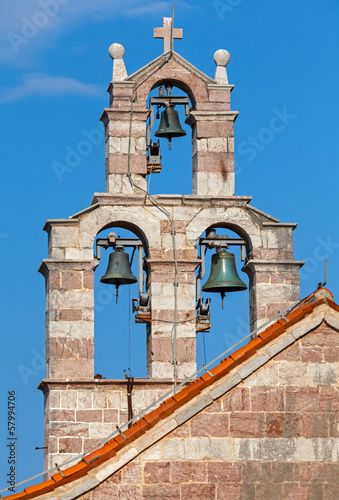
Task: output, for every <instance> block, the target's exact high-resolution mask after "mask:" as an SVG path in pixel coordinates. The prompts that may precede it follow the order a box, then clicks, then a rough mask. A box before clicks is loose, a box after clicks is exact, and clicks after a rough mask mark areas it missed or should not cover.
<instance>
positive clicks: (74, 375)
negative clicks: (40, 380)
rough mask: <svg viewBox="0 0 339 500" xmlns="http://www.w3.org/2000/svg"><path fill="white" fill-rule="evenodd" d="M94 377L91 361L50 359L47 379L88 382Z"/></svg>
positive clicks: (92, 362)
mask: <svg viewBox="0 0 339 500" xmlns="http://www.w3.org/2000/svg"><path fill="white" fill-rule="evenodd" d="M93 377H94V360H93V359H56V360H55V359H50V360H49V364H48V372H47V378H55V379H58V380H63V381H66V382H68V381H69V380H88V379H92V378H93Z"/></svg>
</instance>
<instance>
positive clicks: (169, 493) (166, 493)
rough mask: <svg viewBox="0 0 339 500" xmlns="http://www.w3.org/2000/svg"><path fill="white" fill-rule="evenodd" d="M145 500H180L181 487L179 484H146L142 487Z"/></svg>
mask: <svg viewBox="0 0 339 500" xmlns="http://www.w3.org/2000/svg"><path fill="white" fill-rule="evenodd" d="M141 498H142V499H143V500H146V499H147V500H152V499H154V500H157V499H160V498H161V499H165V498H166V500H171V499H173V500H178V498H180V486H179V485H178V484H144V485H143V486H142V497H141Z"/></svg>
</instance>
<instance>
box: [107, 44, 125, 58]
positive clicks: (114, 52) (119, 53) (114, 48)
mask: <svg viewBox="0 0 339 500" xmlns="http://www.w3.org/2000/svg"><path fill="white" fill-rule="evenodd" d="M108 53H109V55H110V56H111V58H112V59H122V58H123V57H124V54H125V49H124V47H123V46H122V45H121V43H112V45H111V46H110V48H109V49H108Z"/></svg>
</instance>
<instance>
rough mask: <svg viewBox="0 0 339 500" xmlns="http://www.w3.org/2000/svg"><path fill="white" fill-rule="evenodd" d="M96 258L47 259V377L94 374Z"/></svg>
mask: <svg viewBox="0 0 339 500" xmlns="http://www.w3.org/2000/svg"><path fill="white" fill-rule="evenodd" d="M96 265H97V264H96V263H95V262H94V261H66V260H53V259H46V260H44V261H43V262H42V265H41V266H40V269H39V271H40V272H41V274H43V275H44V277H45V278H46V377H47V378H51V379H60V380H65V379H67V380H86V379H92V378H93V377H94V312H93V310H94V300H93V289H94V280H93V270H94V268H95V267H96Z"/></svg>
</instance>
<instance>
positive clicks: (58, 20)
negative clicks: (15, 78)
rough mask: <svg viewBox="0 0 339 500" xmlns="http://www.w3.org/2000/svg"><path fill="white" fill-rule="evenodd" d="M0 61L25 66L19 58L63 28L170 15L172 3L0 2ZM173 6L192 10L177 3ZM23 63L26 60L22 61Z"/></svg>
mask: <svg viewBox="0 0 339 500" xmlns="http://www.w3.org/2000/svg"><path fill="white" fill-rule="evenodd" d="M1 3H2V5H1V11H2V12H1V17H0V61H2V62H13V61H15V62H16V63H18V64H21V65H23V64H25V58H23V57H20V55H21V54H22V53H25V56H26V55H27V54H28V55H30V54H33V53H34V52H36V51H41V50H43V49H44V48H45V47H46V46H50V45H51V44H53V42H54V41H55V39H57V38H58V37H59V36H61V35H62V33H65V28H66V29H67V27H68V26H71V25H73V24H78V23H79V22H82V21H83V20H87V19H91V21H93V20H95V21H97V22H100V21H101V20H107V19H109V18H114V17H117V16H128V17H132V16H133V17H138V16H144V15H145V14H148V15H152V14H153V15H157V16H158V15H159V13H161V14H163V15H164V16H170V13H171V4H172V0H170V1H167V0H153V1H152V0H150V1H148V2H147V1H146V2H142V1H141V0H125V1H124V2H121V1H119V0H96V1H95V2H94V1H93V0H35V1H32V0H31V1H28V0H15V1H13V0H1ZM176 6H178V7H180V8H184V9H192V8H196V7H195V6H192V5H190V4H189V3H187V2H185V1H181V0H178V2H176ZM26 62H27V59H26Z"/></svg>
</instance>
